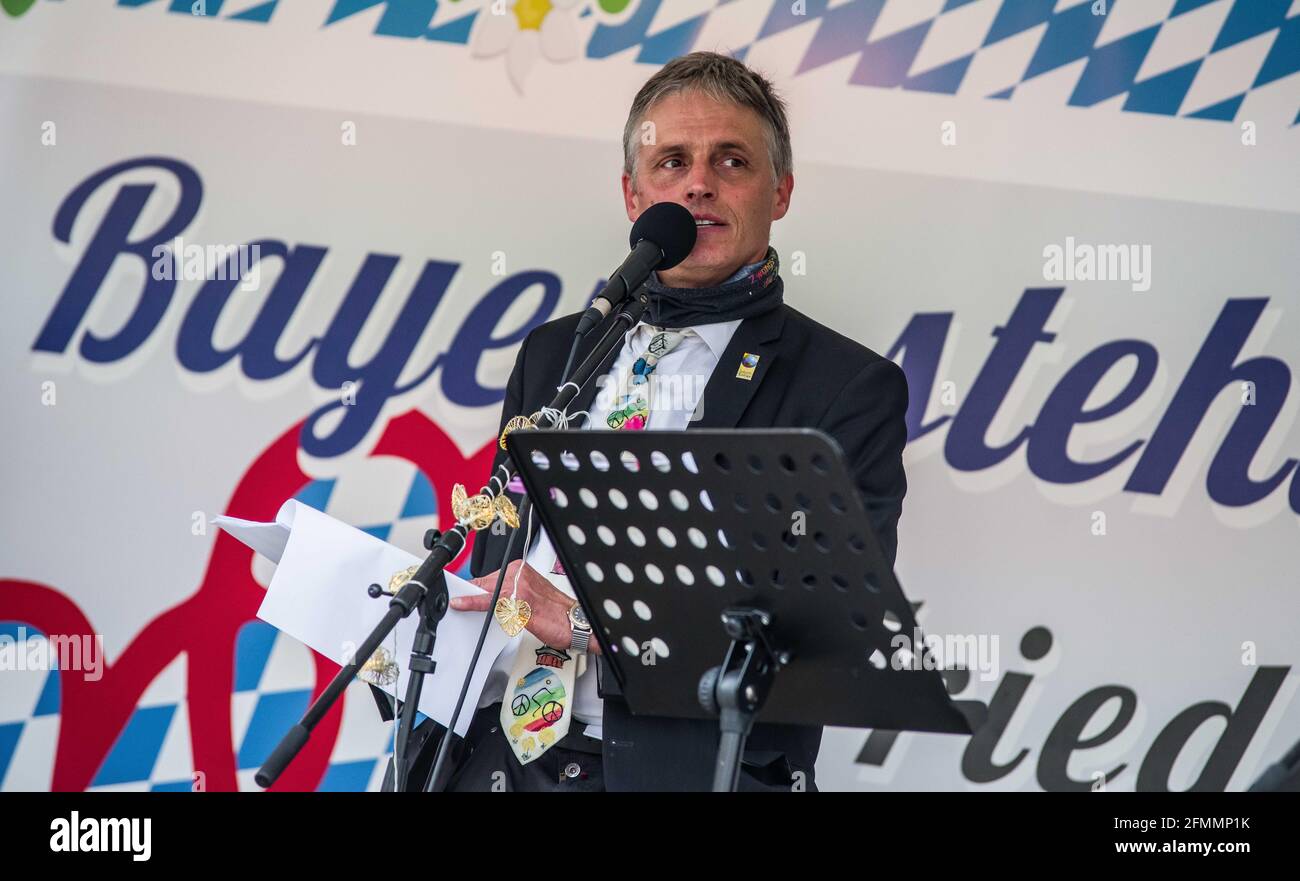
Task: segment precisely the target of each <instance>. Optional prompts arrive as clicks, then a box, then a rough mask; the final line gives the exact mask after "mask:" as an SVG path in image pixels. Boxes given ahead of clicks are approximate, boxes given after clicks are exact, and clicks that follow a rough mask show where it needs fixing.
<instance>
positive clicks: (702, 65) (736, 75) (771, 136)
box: [623, 52, 794, 182]
mask: <svg viewBox="0 0 1300 881" xmlns="http://www.w3.org/2000/svg"><path fill="white" fill-rule="evenodd" d="M691 90H696V91H699V92H703V93H704V94H705V95H708V96H709V97H710V98H712V99H713V100H715V101H719V102H723V103H731V104H737V105H739V106H741V107H748V108H749V109H750V110H753V111H754V112H755V113H757V114H758V117H759V119H761V120H762V122H763V131H764V134H765V136H766V140H767V154H768V157H769V158H770V159H771V161H772V173H773V177H774V178H775V179H776V180H777V181H778V182H779V181H780V180H781V179H782V178H784V177H785V176H786V175H787V174H789V173H790V172H791V170H792V169H793V166H794V158H793V156H792V154H791V150H790V124H789V122H787V121H786V116H785V102H784V101H783V100H781V97H780V96H779V95H777V93H776V90H775V89H773V88H772V83H771V82H770V81H769V80H768V79H766V78H765V77H764V76H762V75H761V74H759V73H757V72H755V71H753V70H750V69H749V68H748V67H746V66H745V64H744V62H742V61H737V60H736V59H735V58H732V57H730V56H727V55H719V54H718V53H716V52H692V53H690V54H689V55H682V56H680V57H678V58H674V59H673V60H672V61H670V62H668V63H667V64H665V65H664V66H663V67H661V68H660V69H659V71H658V72H657V73H656V74H655V75H654V76H652V77H650V79H648V80H646V83H645V85H644V86H642V87H641V91H639V92H637V93H636V98H635V99H634V100H633V101H632V109H631V110H630V111H628V115H627V123H626V124H625V125H624V126H623V171H624V172H626V173H627V174H628V176H629V177H631V178H632V179H633V180H634V181H635V180H636V155H637V149H638V147H639V146H640V129H641V125H642V122H643V121H644V120H645V116H646V114H647V113H648V112H649V111H650V108H651V107H653V106H654V105H655V104H656V103H657V102H658V101H660V100H661V99H663V98H666V97H668V96H669V95H674V94H678V93H681V92H687V91H691Z"/></svg>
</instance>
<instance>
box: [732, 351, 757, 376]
mask: <svg viewBox="0 0 1300 881" xmlns="http://www.w3.org/2000/svg"><path fill="white" fill-rule="evenodd" d="M757 367H758V356H757V355H752V354H750V353H749V352H746V353H745V357H743V358H741V359H740V369H739V370H737V371H736V379H745V380H749V379H753V378H754V370H755V369H756V368H757Z"/></svg>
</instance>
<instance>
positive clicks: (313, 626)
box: [212, 499, 507, 736]
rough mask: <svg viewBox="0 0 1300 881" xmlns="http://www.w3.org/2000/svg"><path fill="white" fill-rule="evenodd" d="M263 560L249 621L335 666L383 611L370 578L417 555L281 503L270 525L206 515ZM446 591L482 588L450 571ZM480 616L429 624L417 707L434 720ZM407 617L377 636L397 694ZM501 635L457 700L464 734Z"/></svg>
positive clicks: (406, 651) (493, 638)
mask: <svg viewBox="0 0 1300 881" xmlns="http://www.w3.org/2000/svg"><path fill="white" fill-rule="evenodd" d="M212 522H213V523H214V524H216V525H217V526H220V527H221V528H222V529H224V530H225V531H226V532H228V533H230V534H231V535H232V536H234V537H235V538H237V539H239V541H241V542H243V543H244V544H246V545H248V546H249V547H250V548H252V549H253V550H255V551H257V552H258V553H259V554H261V555H262V556H264V557H266V558H267V559H269V560H271V561H272V562H274V563H277V564H278V565H277V567H276V570H275V576H274V578H272V579H271V586H270V587H269V588H268V589H267V591H266V599H264V600H263V601H262V606H261V608H259V609H258V610H257V617H259V618H261V619H262V620H263V621H265V622H267V623H268V624H270V625H271V626H273V627H275V628H276V629H278V630H281V631H283V632H284V633H287V634H289V635H290V636H292V637H294V638H295V639H297V640H299V641H300V642H303V643H305V644H306V645H308V646H310V647H311V648H313V649H315V650H316V651H318V652H320V653H321V654H322V655H324V656H325V657H327V658H329V659H330V660H332V661H334V662H336V663H338V664H343V663H344V662H345V658H346V657H347V656H349V654H350V653H352V652H354V651H355V648H356V646H358V645H359V644H360V643H361V641H362V640H363V639H365V638H366V636H367V635H369V633H370V631H371V630H372V629H373V628H374V626H375V625H376V624H378V623H379V620H380V619H381V618H383V617H384V613H385V612H386V611H387V610H388V600H387V598H380V599H371V598H370V596H369V594H367V593H366V588H367V587H369V586H370V585H371V584H372V583H379V584H382V585H383V586H384V587H385V588H387V586H388V580H389V578H391V577H392V575H393V573H395V572H398V571H400V570H402V569H405V568H407V567H408V566H414V565H417V564H418V563H419V562H420V560H419V559H418V558H417V557H415V556H412V555H411V554H408V553H406V552H405V551H403V550H401V549H399V548H395V547H393V546H392V545H390V544H388V543H387V542H384V541H381V540H380V539H377V538H375V537H374V536H373V535H370V534H368V533H365V532H362V531H361V530H359V529H356V528H355V527H352V526H349V525H348V524H346V523H342V522H340V521H338V520H335V519H334V518H333V517H330V516H328V515H326V514H323V513H321V512H320V511H317V510H316V509H315V508H311V507H309V506H307V505H304V504H301V503H299V502H298V501H296V500H293V499H290V500H289V501H287V502H285V503H284V505H283V506H281V508H280V510H279V512H278V513H277V514H276V515H275V522H274V523H255V522H253V521H250V520H240V519H238V518H235V517H225V516H222V517H215V518H213V521H212ZM446 577H447V590H448V592H449V593H450V594H451V596H453V597H456V596H465V595H468V594H476V593H482V591H480V590H479V589H478V588H476V587H474V586H473V585H472V584H470V583H469V582H467V581H465V580H464V579H462V578H458V577H457V576H455V575H453V574H452V573H450V572H448V573H446ZM485 614H487V613H485V612H459V611H455V610H448V612H447V614H446V616H445V617H444V618H443V619H442V622H441V623H440V624H439V625H438V641H437V643H436V645H435V647H434V652H433V659H434V661H435V662H436V663H437V668H436V672H435V673H434V675H433V676H427V677H425V680H424V688H423V691H422V693H421V695H420V711H421V712H422V713H424V714H426V715H428V716H430V717H432V718H433V719H436V720H437V721H438V722H441V723H442V724H443V725H446V724H448V722H450V720H451V714H452V712H453V711H454V710H455V707H456V698H457V696H458V695H459V694H460V686H461V682H462V681H463V680H464V677H465V671H466V670H468V669H469V660H470V658H471V657H472V656H473V654H474V645H475V644H476V643H477V642H478V634H479V629H480V628H481V627H482V626H483V617H484V615H485ZM415 629H416V614H415V613H414V612H413V613H412V614H411V615H410V616H408V617H407V618H404V619H403V620H402V621H400V622H398V625H397V628H396V629H395V630H394V632H393V633H394V634H395V635H390V636H389V638H388V639H386V640H384V648H386V649H387V650H388V651H389V652H390V653H392V655H393V657H394V659H395V660H396V661H397V664H398V666H399V668H400V675H399V677H398V679H397V682H396V683H394V684H392V685H387V686H381V687H382V688H383V689H384V690H385V691H387V692H388V693H389V694H392V695H395V696H399V697H405V694H406V680H407V673H406V665H407V663H408V661H409V660H410V656H411V643H412V641H413V640H414V638H415ZM506 642H507V637H506V635H505V633H504V632H503V631H502V630H501V628H499V627H489V628H488V635H487V638H486V640H484V643H483V653H482V655H480V656H479V662H478V664H477V665H476V667H475V669H474V678H473V679H472V680H471V682H470V688H469V692H468V694H467V695H466V698H465V706H464V707H463V708H462V709H461V714H460V719H458V720H457V723H456V732H457V733H458V734H460V735H462V736H463V735H464V734H465V732H466V731H468V730H469V723H470V720H471V718H472V717H473V716H474V710H475V709H476V708H477V706H478V699H479V696H480V695H481V694H482V692H483V683H484V681H485V680H486V679H487V675H488V672H489V671H490V670H491V669H492V664H493V662H495V661H496V658H497V655H499V654H500V653H501V650H502V649H503V648H504V647H505V645H506Z"/></svg>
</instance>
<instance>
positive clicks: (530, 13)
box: [515, 0, 551, 31]
mask: <svg viewBox="0 0 1300 881" xmlns="http://www.w3.org/2000/svg"><path fill="white" fill-rule="evenodd" d="M550 11H551V0H519V2H518V3H516V4H515V18H517V19H519V30H521V31H540V30H541V29H542V19H544V18H546V13H548V12H550Z"/></svg>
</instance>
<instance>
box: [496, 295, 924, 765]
mask: <svg viewBox="0 0 1300 881" xmlns="http://www.w3.org/2000/svg"><path fill="white" fill-rule="evenodd" d="M612 321H613V318H612V317H611V318H608V319H606V321H605V322H604V323H603V324H601V325H600V326H598V327H597V328H596V329H594V330H593V331H592V332H591V333H589V334H588V335H587V336H586V337H585V338H584V340H583V343H582V344H580V347H579V350H578V355H577V358H576V359H575V361H574V363H575V365H576V364H581V363H582V360H583V359H584V358H585V357H586V355H587V353H588V352H589V351H590V350H591V349H593V348H594V347H595V345H596V343H597V342H598V341H599V340H600V338H601V337H602V336H603V335H604V332H605V330H606V328H607V327H608V326H609V325H610V324H611V323H612ZM577 323H578V316H577V315H569V316H566V317H564V318H559V319H556V320H554V321H551V322H548V323H546V324H543V325H541V326H540V327H538V328H536V329H534V330H533V331H532V333H530V334H529V335H528V336H527V338H525V340H524V342H523V344H522V345H521V346H520V347H519V354H518V357H517V359H516V361H515V366H514V370H513V372H512V373H511V375H510V380H509V382H508V384H507V386H506V400H505V404H504V405H503V407H502V414H501V427H504V426H505V422H506V420H508V419H509V418H510V417H511V416H515V415H518V414H521V413H522V414H529V413H534V412H536V411H537V410H538V409H539V408H540V407H543V406H545V405H546V404H549V403H550V402H551V400H552V399H553V398H554V396H555V390H556V386H557V385H558V384H559V382H560V374H561V372H562V371H563V370H564V362H565V359H566V358H567V357H568V354H569V349H570V346H571V345H572V342H573V335H574V332H575V330H576V327H577ZM620 348H621V346H615V347H614V350H613V351H612V352H611V353H610V355H609V357H608V358H607V359H606V360H605V362H604V364H602V365H601V367H600V368H599V369H598V370H597V372H596V374H595V375H596V376H602V375H604V374H606V373H607V372H608V370H609V369H610V367H611V366H612V364H613V362H614V360H615V359H616V358H617V355H618V352H619V350H620ZM746 352H748V353H752V354H756V355H758V356H759V359H758V364H757V367H756V369H755V372H754V375H753V378H752V379H749V380H744V379H739V378H737V376H736V368H737V367H738V366H739V364H740V359H741V357H742V355H743V354H744V353H746ZM595 394H596V384H595V383H594V382H592V383H590V385H589V388H588V389H587V390H586V392H585V393H584V394H581V395H579V396H578V397H577V398H576V399H575V400H574V402H573V403H572V404H571V405H570V407H569V412H573V413H576V412H579V411H582V410H585V409H587V407H588V406H589V405H590V403H591V401H592V400H593V399H594V397H595ZM906 411H907V381H906V379H905V377H904V375H903V371H902V370H901V369H900V368H899V367H898V366H897V365H896V364H894V363H893V362H892V361H889V360H888V359H886V358H883V357H881V356H880V355H878V354H876V353H875V352H873V351H871V350H870V349H868V348H866V347H864V346H862V345H859V344H858V343H856V342H854V341H853V340H851V339H849V338H848V337H845V336H843V335H841V334H839V333H836V332H835V331H833V330H831V329H830V328H828V327H826V326H825V325H822V324H819V323H818V322H816V321H814V320H812V319H811V318H809V317H808V316H806V315H804V314H802V313H801V312H799V311H797V310H795V309H793V308H791V307H789V306H786V305H782V306H780V307H778V308H776V309H774V310H772V311H770V312H768V313H766V314H764V315H760V316H757V317H755V318H749V319H746V320H745V321H743V322H741V324H740V325H739V326H738V327H737V328H736V332H735V334H734V335H733V336H732V338H731V342H730V344H729V345H728V346H727V350H726V352H725V353H724V354H723V356H722V358H721V360H720V361H719V362H718V366H717V369H715V370H714V372H713V375H712V376H711V377H710V378H709V381H708V383H707V385H706V386H705V390H704V399H703V407H702V408H701V410H700V411H699V413H700V418H699V420H698V421H695V422H692V423H691V424H690V425H689V426H688V430H690V429H691V428H766V427H803V428H818V429H821V430H822V431H824V432H826V433H827V434H829V435H830V436H831V437H833V438H834V439H835V440H836V441H837V442H838V443H839V445H840V447H841V449H843V451H844V455H845V458H846V459H847V461H848V463H849V467H850V469H851V471H852V473H853V475H854V478H855V480H856V483H857V488H858V492H859V493H860V494H861V496H862V499H863V502H864V504H865V506H866V509H867V512H868V514H869V515H870V517H871V520H872V522H873V525H874V526H875V528H876V532H877V536H878V537H879V539H880V543H881V547H882V549H883V550H884V552H885V555H886V557H887V558H888V560H889V562H890V564H891V565H892V564H893V561H894V555H895V551H896V548H897V545H898V537H897V536H898V533H897V529H898V518H899V515H900V513H901V512H902V502H903V494H904V492H905V491H906V489H907V481H906V478H905V476H904V474H903V460H902V455H903V445H904V443H905V441H906V437H907V429H906V426H905V424H904V419H903V416H904V414H905V413H906ZM505 458H506V453H504V452H499V453H498V455H497V458H496V461H495V462H494V463H493V467H494V469H495V466H496V464H498V463H500V462H502V461H504V460H505ZM507 539H508V536H504V535H495V534H493V533H492V531H491V530H484V531H483V532H479V533H478V534H477V536H476V537H475V540H474V550H473V556H472V560H471V569H472V572H473V574H474V575H475V577H478V576H482V575H486V574H488V573H491V572H494V571H496V570H497V569H498V568H500V566H501V565H502V562H503V561H502V557H503V555H504V553H505V548H506V542H507ZM515 545H516V548H515V553H514V554H513V555H512V559H518V558H519V557H520V555H521V554H522V549H523V542H522V541H517V542H516V543H515ZM597 669H598V673H599V674H600V686H601V694H602V696H603V697H604V698H605V701H604V720H603V722H604V725H603V729H604V744H603V753H604V754H603V760H604V775H605V782H606V787H607V788H608V789H610V790H642V789H659V790H663V789H707V788H709V785H710V783H711V782H712V776H713V763H714V760H715V757H716V753H717V745H718V729H717V725H716V723H709V722H704V721H700V720H682V719H662V718H654V717H645V716H633V715H632V714H631V713H630V712H629V711H628V709H627V704H626V703H625V702H624V701H622V700H621V699H619V698H618V697H616V696H614V695H615V694H616V689H617V683H616V681H615V679H614V677H613V675H612V673H610V672H609V671H608V669H607V668H605V667H604V665H603V660H602V662H601V663H599V664H598V666H597ZM821 735H822V729H821V728H820V727H819V726H795V725H771V724H766V725H765V724H758V725H755V726H754V730H753V733H752V734H751V736H750V738H749V741H748V744H747V747H746V751H745V765H746V767H747V769H749V770H750V771H752V772H753V773H754V774H756V775H758V777H759V779H765V780H768V781H770V782H774V783H776V785H778V786H779V785H781V784H782V783H783V782H786V781H788V780H789V778H790V776H791V774H792V773H793V772H797V771H801V772H803V774H804V781H805V783H806V784H807V785H808V786H809V788H812V786H813V785H814V775H813V764H814V762H815V761H816V759H817V751H818V749H819V748H820V745H821Z"/></svg>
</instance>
